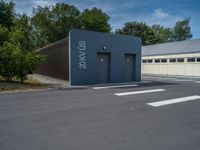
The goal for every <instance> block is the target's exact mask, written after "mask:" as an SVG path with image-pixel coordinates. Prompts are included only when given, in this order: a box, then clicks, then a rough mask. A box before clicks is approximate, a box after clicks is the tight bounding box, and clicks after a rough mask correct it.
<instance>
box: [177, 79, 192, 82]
mask: <svg viewBox="0 0 200 150" xmlns="http://www.w3.org/2000/svg"><path fill="white" fill-rule="evenodd" d="M174 81H178V82H185V81H188V82H189V81H193V80H187V79H176V80H174Z"/></svg>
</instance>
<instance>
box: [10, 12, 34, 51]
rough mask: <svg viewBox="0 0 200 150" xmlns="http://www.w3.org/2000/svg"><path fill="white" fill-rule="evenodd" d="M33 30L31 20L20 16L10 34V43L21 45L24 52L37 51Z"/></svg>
mask: <svg viewBox="0 0 200 150" xmlns="http://www.w3.org/2000/svg"><path fill="white" fill-rule="evenodd" d="M32 33H33V28H32V26H31V24H30V18H29V17H28V16H26V15H25V14H24V15H19V16H18V18H16V19H15V22H14V26H12V27H11V31H10V33H9V42H11V43H13V44H16V45H19V44H20V49H21V50H22V51H23V52H28V51H33V50H35V47H36V46H35V45H34V42H33V41H34V39H33V36H32V35H33V34H32Z"/></svg>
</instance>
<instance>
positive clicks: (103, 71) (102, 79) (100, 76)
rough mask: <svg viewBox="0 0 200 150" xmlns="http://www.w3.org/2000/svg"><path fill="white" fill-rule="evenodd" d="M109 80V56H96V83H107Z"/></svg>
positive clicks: (99, 54)
mask: <svg viewBox="0 0 200 150" xmlns="http://www.w3.org/2000/svg"><path fill="white" fill-rule="evenodd" d="M109 80H110V54H107V53H98V54H97V82H98V83H107V82H109Z"/></svg>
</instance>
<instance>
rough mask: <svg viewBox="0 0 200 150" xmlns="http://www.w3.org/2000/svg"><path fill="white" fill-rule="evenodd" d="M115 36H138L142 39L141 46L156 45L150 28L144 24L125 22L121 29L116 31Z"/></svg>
mask: <svg viewBox="0 0 200 150" xmlns="http://www.w3.org/2000/svg"><path fill="white" fill-rule="evenodd" d="M116 34H125V35H132V36H138V37H141V39H142V45H149V44H155V43H156V37H155V34H154V32H153V30H152V28H151V27H150V26H148V25H147V24H145V23H138V22H136V21H134V22H127V23H125V24H124V27H122V29H118V30H116Z"/></svg>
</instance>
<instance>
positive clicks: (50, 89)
mask: <svg viewBox="0 0 200 150" xmlns="http://www.w3.org/2000/svg"><path fill="white" fill-rule="evenodd" d="M53 90H55V89H54V88H47V89H29V90H11V91H2V92H0V94H14V93H28V92H40V91H53Z"/></svg>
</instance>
